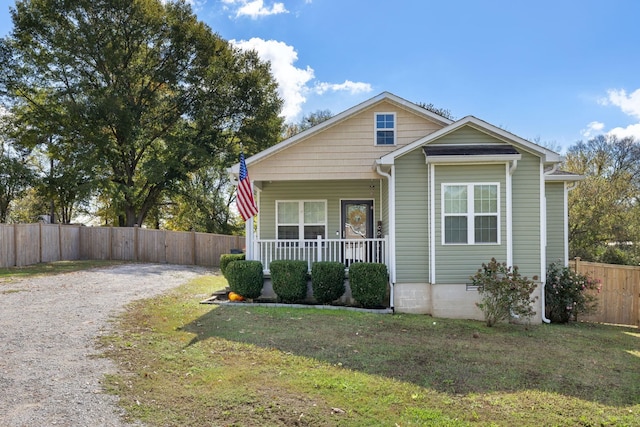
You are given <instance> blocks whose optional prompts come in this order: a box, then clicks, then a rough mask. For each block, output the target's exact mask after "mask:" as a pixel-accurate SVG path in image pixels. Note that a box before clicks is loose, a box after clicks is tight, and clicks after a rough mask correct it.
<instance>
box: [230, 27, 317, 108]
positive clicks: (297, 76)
mask: <svg viewBox="0 0 640 427" xmlns="http://www.w3.org/2000/svg"><path fill="white" fill-rule="evenodd" d="M231 43H232V44H233V45H234V46H236V47H238V48H240V49H242V50H255V51H256V52H257V53H258V56H260V58H261V59H262V60H264V61H269V62H271V72H272V73H273V76H274V77H275V79H276V81H277V82H278V91H279V93H280V96H281V97H282V99H283V100H284V106H283V109H282V115H283V116H284V117H285V119H289V120H290V119H292V118H294V117H295V116H297V115H298V114H299V113H300V112H301V111H302V104H304V103H305V102H306V100H307V99H306V97H305V93H306V92H307V91H308V89H307V86H306V85H307V83H308V82H309V81H311V80H313V78H314V73H313V68H311V67H309V66H308V65H307V67H306V68H297V67H296V66H295V65H294V63H295V62H296V61H297V60H298V53H297V52H296V51H295V49H294V48H293V47H292V46H289V45H287V44H286V43H284V42H279V41H276V40H263V39H260V38H252V39H251V40H241V41H236V40H231Z"/></svg>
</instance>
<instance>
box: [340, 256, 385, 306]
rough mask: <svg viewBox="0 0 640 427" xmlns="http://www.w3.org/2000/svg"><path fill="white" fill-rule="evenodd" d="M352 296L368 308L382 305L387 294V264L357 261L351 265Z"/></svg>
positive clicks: (350, 283) (350, 284)
mask: <svg viewBox="0 0 640 427" xmlns="http://www.w3.org/2000/svg"><path fill="white" fill-rule="evenodd" d="M349 286H351V296H353V298H354V299H355V300H356V301H358V302H359V303H360V304H362V306H363V307H366V308H374V307H380V306H381V305H382V304H383V301H384V298H385V296H386V294H387V266H386V265H384V264H380V263H373V262H356V263H353V264H351V265H350V266H349Z"/></svg>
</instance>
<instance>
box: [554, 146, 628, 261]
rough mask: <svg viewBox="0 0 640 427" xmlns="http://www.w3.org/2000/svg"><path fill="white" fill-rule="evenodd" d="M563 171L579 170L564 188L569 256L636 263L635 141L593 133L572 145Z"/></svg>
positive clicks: (575, 171) (591, 259)
mask: <svg viewBox="0 0 640 427" xmlns="http://www.w3.org/2000/svg"><path fill="white" fill-rule="evenodd" d="M565 162H566V163H565V167H566V169H567V170H568V171H570V172H574V173H577V174H580V175H583V176H584V177H585V178H584V180H583V181H581V182H580V183H578V184H577V187H576V188H575V189H574V190H572V191H571V192H570V193H569V217H570V221H569V244H570V247H569V249H570V253H571V256H572V257H575V256H579V257H581V258H584V259H586V260H590V261H601V262H609V263H611V262H615V263H621V264H637V263H638V261H639V260H640V258H639V257H638V255H639V254H638V244H640V206H639V204H638V202H640V146H639V145H638V143H637V142H636V141H635V140H634V139H633V138H623V139H618V138H616V137H615V136H598V137H596V138H593V139H590V140H589V141H587V142H582V141H581V142H578V143H577V144H576V145H574V146H572V147H571V148H570V149H569V150H568V152H567V156H566V161H565Z"/></svg>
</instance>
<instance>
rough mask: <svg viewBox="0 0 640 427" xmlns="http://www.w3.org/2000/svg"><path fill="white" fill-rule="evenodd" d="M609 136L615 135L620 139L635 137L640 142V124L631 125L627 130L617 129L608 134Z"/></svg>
mask: <svg viewBox="0 0 640 427" xmlns="http://www.w3.org/2000/svg"><path fill="white" fill-rule="evenodd" d="M607 134H608V135H614V136H615V137H616V138H618V139H622V138H626V137H629V136H631V137H633V138H634V139H635V140H636V141H640V123H636V124H634V125H629V126H627V127H626V128H622V127H617V128H613V129H611V130H610V131H609V132H607Z"/></svg>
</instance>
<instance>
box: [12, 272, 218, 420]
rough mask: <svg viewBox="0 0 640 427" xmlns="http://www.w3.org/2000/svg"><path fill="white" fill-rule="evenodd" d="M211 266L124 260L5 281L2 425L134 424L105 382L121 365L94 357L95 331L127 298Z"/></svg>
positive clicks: (143, 294) (142, 295) (104, 325)
mask: <svg viewBox="0 0 640 427" xmlns="http://www.w3.org/2000/svg"><path fill="white" fill-rule="evenodd" d="M211 273H212V272H211V271H208V270H206V269H203V268H200V267H190V266H175V265H157V264H124V265H119V266H114V267H109V268H105V269H99V270H89V271H82V272H74V273H66V274H60V275H54V276H43V277H36V278H29V279H22V280H18V281H12V282H11V288H10V289H2V287H3V286H2V285H1V284H0V355H2V356H1V357H0V390H2V392H1V393H0V425H2V426H7V427H11V426H36V425H56V426H88V425H92V426H126V425H130V424H126V423H125V422H124V421H122V419H121V416H122V411H121V410H120V409H119V408H118V407H117V398H116V397H114V396H111V395H107V394H105V393H104V391H103V389H102V386H101V383H100V381H101V379H102V378H103V376H104V375H105V374H109V373H115V372H116V368H115V366H114V365H113V364H112V363H111V362H110V361H109V360H106V359H104V358H98V357H95V355H96V354H97V352H96V350H95V347H94V345H95V339H96V337H97V336H99V335H101V334H103V333H105V332H106V331H107V330H108V327H109V319H110V318H111V317H112V316H114V315H115V314H117V313H119V312H121V311H122V310H123V309H124V307H125V305H126V304H127V303H129V302H131V301H133V300H136V299H141V298H147V297H151V296H154V295H157V294H159V293H162V292H164V291H166V290H168V289H171V288H173V287H176V286H178V285H180V284H182V283H185V282H186V281H188V280H190V279H192V278H194V277H197V276H199V275H202V274H211ZM5 286H9V285H8V284H6V285H5ZM4 291H6V292H4Z"/></svg>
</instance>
